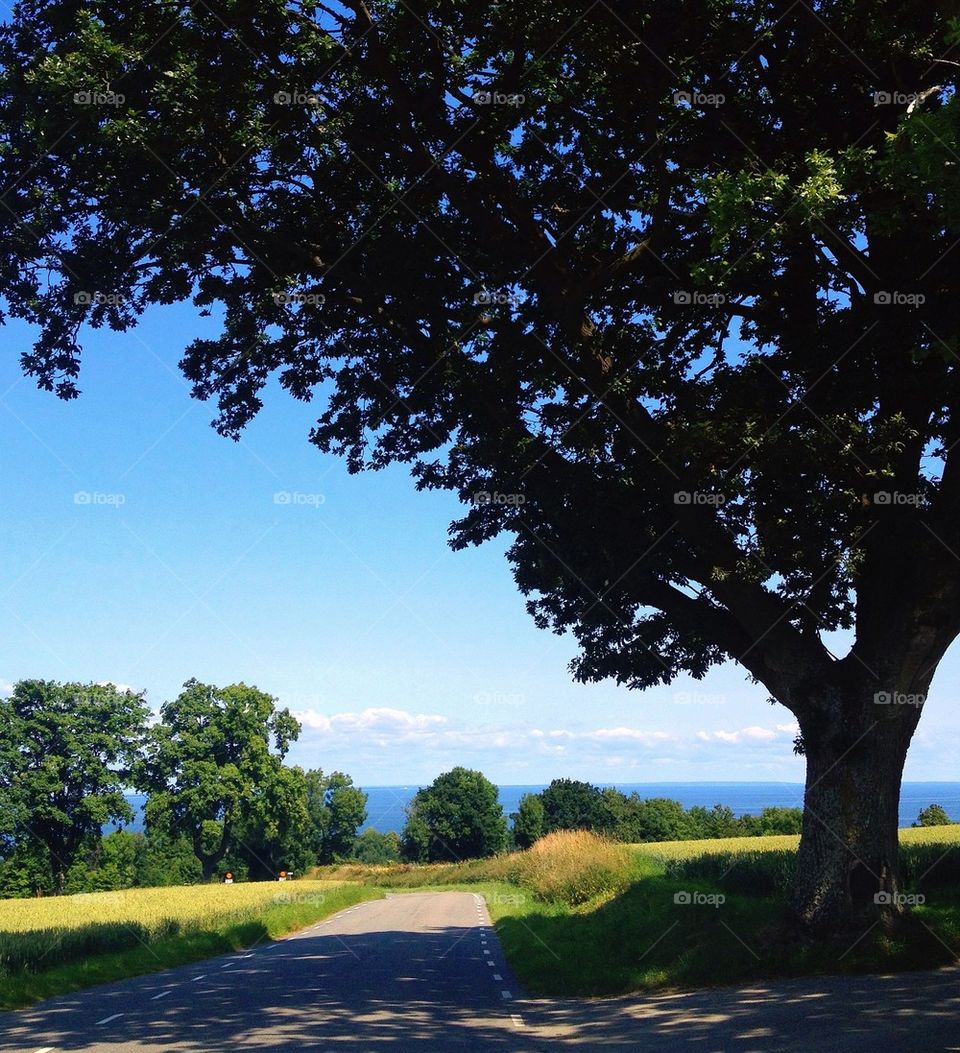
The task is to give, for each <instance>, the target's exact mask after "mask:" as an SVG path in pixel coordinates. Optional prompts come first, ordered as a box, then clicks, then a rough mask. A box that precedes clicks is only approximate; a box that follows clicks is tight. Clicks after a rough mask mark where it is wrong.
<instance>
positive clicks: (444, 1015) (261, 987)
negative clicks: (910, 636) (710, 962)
mask: <svg viewBox="0 0 960 1053" xmlns="http://www.w3.org/2000/svg"><path fill="white" fill-rule="evenodd" d="M467 1048H470V1049H472V1050H476V1051H478V1053H483V1051H488V1050H490V1051H493V1050H503V1051H504V1053H507V1051H509V1053H515V1051H516V1053H524V1051H528V1050H529V1051H534V1050H536V1051H546V1050H551V1051H552V1050H561V1051H563V1050H567V1049H577V1050H601V1051H605V1053H620V1051H626V1050H631V1051H643V1053H648V1051H649V1053H693V1051H696V1053H787V1051H790V1053H841V1051H842V1053H875V1051H877V1050H882V1051H883V1053H941V1051H943V1053H947V1051H951V1053H952V1051H960V970H956V969H944V970H939V971H937V972H931V973H906V974H901V975H899V976H894V977H827V978H816V979H804V980H797V981H787V982H778V983H776V984H769V985H767V984H764V985H757V986H753V987H749V988H739V989H733V988H724V989H717V990H712V991H697V992H691V993H687V994H678V995H659V996H655V997H645V998H637V997H630V998H615V999H604V1000H602V1001H601V1000H595V1001H587V1000H583V999H563V1000H559V999H539V998H538V999H532V998H526V997H524V996H523V993H522V992H521V990H520V988H519V985H518V984H517V982H516V980H515V979H514V978H513V976H512V975H511V974H510V971H509V969H508V968H507V966H506V963H505V961H504V958H503V954H502V952H501V950H500V946H499V944H498V941H497V938H496V936H495V935H494V932H493V929H492V926H491V925H490V919H489V916H488V915H487V910H486V906H485V904H484V902H483V900H482V899H480V897H478V896H474V895H472V894H470V893H467V892H436V893H422V894H421V893H409V894H399V895H395V896H388V897H387V898H386V899H382V900H372V901H368V902H366V903H361V904H358V905H357V906H355V907H351V908H350V909H349V910H345V911H342V912H341V913H340V914H337V915H334V916H333V917H331V918H328V919H327V920H326V921H323V922H320V923H319V924H317V925H314V926H312V927H311V928H309V929H307V930H304V931H303V932H300V933H297V934H296V935H294V936H291V937H289V938H287V939H285V940H280V941H277V942H275V943H270V944H265V945H263V946H260V947H256V948H253V949H252V950H250V951H245V952H240V953H237V954H232V955H227V956H224V957H220V958H214V959H209V960H207V961H203V962H197V963H195V964H194V965H188V966H183V967H181V968H178V969H172V970H169V971H168V972H164V973H156V974H154V975H151V976H141V977H136V978H134V979H131V980H125V981H123V982H121V983H115V984H108V985H104V986H102V987H95V988H90V989H88V990H86V991H82V992H79V993H77V994H73V995H64V996H61V997H58V998H52V999H49V1000H48V1001H45V1002H43V1003H40V1004H39V1005H37V1006H35V1007H33V1008H31V1009H25V1010H21V1011H18V1012H15V1013H7V1014H0V1050H2V1051H3V1053H7V1051H15V1053H67V1051H73V1050H84V1051H91V1053H160V1051H163V1053H170V1051H183V1053H233V1051H242V1053H249V1051H252V1050H258V1051H264V1053H266V1051H274V1053H279V1051H280V1050H284V1051H291V1050H301V1049H302V1050H316V1051H318V1053H324V1051H328V1053H368V1051H370V1053H381V1051H383V1053H391V1051H396V1053H401V1051H406V1050H415V1051H419V1050H424V1051H425V1050H431V1051H442V1050H464V1049H467Z"/></svg>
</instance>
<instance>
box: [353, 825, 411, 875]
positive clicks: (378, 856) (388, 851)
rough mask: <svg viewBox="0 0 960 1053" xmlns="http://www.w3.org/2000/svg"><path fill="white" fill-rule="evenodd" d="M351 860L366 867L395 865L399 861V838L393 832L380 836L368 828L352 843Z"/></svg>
mask: <svg viewBox="0 0 960 1053" xmlns="http://www.w3.org/2000/svg"><path fill="white" fill-rule="evenodd" d="M353 858H354V859H357V860H358V861H359V862H361V863H366V864H367V865H368V866H382V865H383V864H385V863H395V862H397V861H398V860H399V859H400V837H399V835H398V834H396V833H395V832H394V831H393V830H388V831H387V832H386V833H383V834H381V833H380V831H379V830H375V829H374V828H373V827H372V826H368V827H367V828H366V830H364V831H363V833H362V834H360V835H359V837H357V839H356V841H355V843H354V846H353Z"/></svg>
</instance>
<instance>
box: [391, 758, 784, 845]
mask: <svg viewBox="0 0 960 1053" xmlns="http://www.w3.org/2000/svg"><path fill="white" fill-rule="evenodd" d="M802 817H803V816H802V812H801V810H800V809H799V808H764V809H763V810H762V811H761V813H760V814H759V815H742V816H737V815H734V813H733V810H732V809H730V808H729V807H727V806H726V805H721V804H717V805H714V806H713V808H703V807H701V806H699V805H695V806H694V807H692V808H687V809H685V808H684V807H683V805H682V804H680V802H679V801H674V800H670V799H669V798H666V797H652V798H646V799H642V798H641V797H639V795H638V794H636V793H632V794H630V795H629V796H628V795H627V794H625V793H622V792H621V791H620V790H617V789H615V788H613V787H606V788H604V789H601V788H600V787H598V786H594V785H592V784H591V783H588V782H580V781H577V780H574V779H554V780H553V782H551V783H550V785H549V786H548V787H547V788H546V789H545V790H543V791H541V792H540V793H528V794H524V796H523V797H521V799H520V803H519V807H518V809H517V811H516V812H513V813H512V814H511V815H510V819H511V827H510V828H509V829H508V826H507V820H506V817H505V816H504V813H503V808H502V806H501V804H500V801H499V799H498V795H497V788H496V786H494V784H493V783H492V782H490V781H489V780H488V779H486V778H484V776H483V775H482V774H481V773H480V772H478V771H470V770H468V769H466V768H454V769H453V770H452V771H449V772H446V773H445V774H443V775H441V776H439V778H437V779H436V780H435V781H434V782H433V783H432V784H431V785H430V786H428V787H425V788H424V789H421V790H420V791H418V793H417V794H416V796H415V797H414V799H413V801H412V802H411V804H410V806H409V808H408V810H407V823H406V826H405V828H404V830H403V834H402V835H401V838H400V845H401V854H402V856H403V858H404V859H406V860H409V861H411V862H440V861H451V860H458V859H469V858H473V857H477V856H486V855H493V854H495V853H496V852H501V851H503V850H504V849H505V848H507V847H513V848H518V849H524V848H529V847H530V846H531V845H532V844H533V843H534V842H535V841H536V840H537V839H538V838H540V837H543V836H544V835H545V834H549V833H552V832H553V831H555V830H593V831H595V832H596V833H600V834H603V835H605V836H607V837H610V838H612V839H614V840H617V841H625V842H634V843H635V842H639V841H688V840H701V839H703V838H708V837H745V836H748V837H753V836H759V835H761V834H798V833H799V832H800V825H801V822H802Z"/></svg>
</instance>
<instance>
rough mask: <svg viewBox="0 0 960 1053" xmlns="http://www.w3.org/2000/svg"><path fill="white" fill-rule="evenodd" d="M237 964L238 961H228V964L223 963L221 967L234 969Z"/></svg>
mask: <svg viewBox="0 0 960 1053" xmlns="http://www.w3.org/2000/svg"><path fill="white" fill-rule="evenodd" d="M235 964H236V962H227V964H226V965H221V966H220V968H221V969H232V968H233V967H234V965H235Z"/></svg>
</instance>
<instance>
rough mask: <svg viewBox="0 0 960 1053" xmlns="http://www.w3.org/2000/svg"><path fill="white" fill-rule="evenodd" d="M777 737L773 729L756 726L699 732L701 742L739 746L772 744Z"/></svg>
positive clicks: (698, 736)
mask: <svg viewBox="0 0 960 1053" xmlns="http://www.w3.org/2000/svg"><path fill="white" fill-rule="evenodd" d="M776 737H777V732H776V731H774V730H773V729H772V728H761V727H758V726H757V725H756V724H754V725H752V726H751V727H749V728H741V729H740V730H739V731H698V732H697V738H698V739H700V741H701V742H730V743H734V744H736V745H739V744H741V743H744V742H771V741H773V739H775V738H776Z"/></svg>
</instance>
